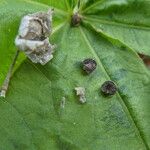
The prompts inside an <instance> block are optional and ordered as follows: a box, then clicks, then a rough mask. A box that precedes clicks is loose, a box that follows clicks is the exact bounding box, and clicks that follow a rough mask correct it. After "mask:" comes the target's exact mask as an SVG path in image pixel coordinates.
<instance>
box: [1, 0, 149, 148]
mask: <svg viewBox="0 0 150 150" xmlns="http://www.w3.org/2000/svg"><path fill="white" fill-rule="evenodd" d="M6 2H9V3H6ZM41 2H42V1H39V2H33V1H32V2H31V1H29V0H28V1H27V0H26V1H17V0H14V1H13V2H12V1H5V0H4V1H1V3H0V10H3V11H1V12H0V16H1V17H0V18H2V12H5V16H6V14H7V13H8V14H9V12H12V11H10V10H12V8H15V9H13V12H12V14H13V15H15V16H16V18H15V19H16V22H13V21H14V20H15V19H13V17H12V14H10V17H11V18H12V19H11V20H7V19H6V18H5V19H4V18H3V19H1V20H2V21H1V20H0V24H3V26H2V27H3V28H2V30H1V31H4V30H3V29H4V28H5V29H7V26H10V27H11V30H13V34H12V33H10V34H9V40H8V39H7V38H6V35H7V34H6V32H4V33H3V34H2V35H3V36H4V40H6V43H5V45H4V46H3V47H0V54H5V56H7V57H8V54H10V53H11V49H13V51H12V53H14V52H15V46H14V45H13V44H12V43H13V41H14V38H15V35H16V34H17V30H18V26H19V21H20V19H21V17H22V16H23V15H24V14H27V13H30V12H35V11H38V10H45V11H46V10H47V9H48V8H49V6H48V5H49V4H53V5H52V6H51V7H54V6H55V7H56V9H55V10H56V14H55V16H54V25H53V26H54V31H53V34H52V36H51V43H55V44H57V48H56V51H55V53H54V58H53V59H52V61H50V62H49V63H48V64H46V65H45V66H41V65H38V64H33V63H32V62H30V61H29V60H28V59H26V60H25V61H24V62H23V63H22V64H21V66H20V67H19V68H18V70H17V71H16V72H15V74H14V76H13V78H12V80H11V83H10V87H9V90H8V93H7V96H6V98H5V99H3V98H0V114H1V115H0V149H2V150H17V149H18V150H20V149H21V150H49V149H52V150H99V149H104V150H105V149H106V150H117V149H121V150H130V149H132V150H137V149H140V150H148V149H149V148H150V127H149V124H150V120H149V118H150V112H149V110H150V109H149V97H150V92H149V89H150V74H149V72H148V70H147V68H146V67H145V66H144V64H143V62H142V60H141V59H140V58H139V56H138V55H137V53H136V52H135V51H134V50H133V49H131V46H130V45H127V43H124V42H123V41H122V40H121V39H120V38H118V37H117V38H116V37H113V36H112V35H109V34H108V33H107V32H104V31H103V30H101V29H99V28H98V27H97V26H96V24H97V22H96V21H93V22H89V21H88V19H83V23H82V24H81V25H80V26H79V27H75V28H73V27H71V26H70V16H71V15H72V14H70V13H68V14H67V13H65V14H64V13H61V12H63V11H64V8H66V9H67V7H66V5H65V4H64V5H63V3H61V4H62V6H60V4H58V5H57V3H55V2H56V1H50V2H52V3H48V2H47V1H45V2H47V3H45V4H42V3H41ZM43 2H44V1H43ZM57 2H58V1H57ZM62 2H63V1H62ZM64 2H65V1H64ZM67 2H68V4H69V9H68V11H69V12H70V10H71V9H72V5H73V6H76V4H75V3H74V2H75V1H73V2H72V3H70V2H71V1H67ZM83 2H84V3H83ZM83 2H82V3H81V5H80V6H81V8H82V9H83V10H86V8H88V7H90V6H89V5H92V4H93V3H95V2H94V1H88V3H86V2H87V1H83ZM118 2H119V1H118ZM120 2H121V1H120ZM13 4H14V7H12V6H13ZM70 4H72V5H70ZM2 6H5V9H4V7H2ZM36 6H37V7H36ZM63 6H64V7H63ZM116 7H117V6H116ZM33 8H34V9H33ZM60 9H62V10H60ZM20 10H22V11H20ZM94 11H95V9H93V12H94ZM95 12H96V11H95ZM8 16H9V15H8ZM88 17H89V15H87V18H88ZM4 24H6V25H7V26H6V27H5V26H4ZM13 25H14V27H13ZM118 34H119V32H118ZM2 35H0V37H1V36H2ZM8 41H10V43H11V44H12V45H11V46H10V48H9V49H8V50H7V53H5V49H6V47H8V46H7V42H8ZM4 48H5V49H4ZM10 57H12V54H10ZM8 58H9V57H8ZM86 58H93V59H95V60H96V62H97V69H96V70H95V71H94V72H93V73H92V74H90V75H85V74H84V73H83V71H82V69H81V66H80V64H81V61H83V60H84V59H86ZM2 59H4V58H3V57H2V55H0V60H2ZM9 59H10V58H9ZM9 59H8V60H9ZM1 62H2V61H1ZM10 62H11V61H10V60H9V61H7V60H5V61H4V60H3V62H2V64H4V65H5V64H6V65H8V64H10ZM3 70H5V71H7V67H4V66H3ZM3 70H2V72H3ZM0 71H1V68H0ZM4 75H5V74H4ZM107 80H113V81H114V82H115V83H116V84H117V86H118V92H117V93H116V94H115V95H114V96H112V97H105V96H104V95H102V93H101V92H100V87H101V85H102V84H103V83H104V82H105V81H107ZM78 86H81V87H85V91H86V93H85V94H86V99H87V102H86V103H85V104H80V103H79V98H78V97H77V96H76V94H75V90H74V89H75V87H78ZM63 99H65V103H63V106H62V100H63Z"/></svg>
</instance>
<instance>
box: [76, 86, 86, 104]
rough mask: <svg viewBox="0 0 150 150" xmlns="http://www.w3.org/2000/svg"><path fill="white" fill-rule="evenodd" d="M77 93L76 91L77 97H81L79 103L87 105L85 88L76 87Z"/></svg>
mask: <svg viewBox="0 0 150 150" xmlns="http://www.w3.org/2000/svg"><path fill="white" fill-rule="evenodd" d="M75 91H76V95H77V96H79V101H80V102H81V103H85V102H86V97H85V88H84V87H76V88H75Z"/></svg>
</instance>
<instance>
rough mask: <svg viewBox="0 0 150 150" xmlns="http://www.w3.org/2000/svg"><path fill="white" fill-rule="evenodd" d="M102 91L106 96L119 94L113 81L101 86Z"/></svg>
mask: <svg viewBox="0 0 150 150" xmlns="http://www.w3.org/2000/svg"><path fill="white" fill-rule="evenodd" d="M101 91H102V93H103V94H104V95H107V96H111V95H114V94H115V93H116V92H117V86H116V85H115V83H114V82H112V81H105V82H104V83H103V84H102V86H101Z"/></svg>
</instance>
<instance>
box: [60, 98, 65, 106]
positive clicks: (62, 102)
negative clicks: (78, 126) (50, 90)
mask: <svg viewBox="0 0 150 150" xmlns="http://www.w3.org/2000/svg"><path fill="white" fill-rule="evenodd" d="M65 103H66V98H65V97H62V99H61V102H60V107H61V108H65Z"/></svg>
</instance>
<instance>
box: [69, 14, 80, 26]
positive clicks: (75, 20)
mask: <svg viewBox="0 0 150 150" xmlns="http://www.w3.org/2000/svg"><path fill="white" fill-rule="evenodd" d="M80 23H81V17H80V16H79V14H78V13H75V14H74V15H73V16H72V20H71V25H72V26H74V27H76V26H79V25H80Z"/></svg>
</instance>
